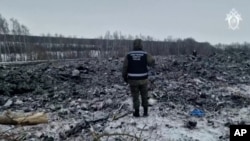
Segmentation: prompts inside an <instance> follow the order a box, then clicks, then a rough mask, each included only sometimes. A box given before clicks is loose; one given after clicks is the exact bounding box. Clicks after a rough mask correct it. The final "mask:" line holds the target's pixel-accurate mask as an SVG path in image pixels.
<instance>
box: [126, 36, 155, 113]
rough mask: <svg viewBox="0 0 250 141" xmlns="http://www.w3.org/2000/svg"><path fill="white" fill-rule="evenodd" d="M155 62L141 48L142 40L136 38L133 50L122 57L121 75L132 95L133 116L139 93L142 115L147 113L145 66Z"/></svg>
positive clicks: (137, 107) (146, 75) (138, 103)
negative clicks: (142, 109)
mask: <svg viewBox="0 0 250 141" xmlns="http://www.w3.org/2000/svg"><path fill="white" fill-rule="evenodd" d="M154 64H155V60H154V58H153V57H152V56H151V55H150V54H149V53H147V52H145V51H143V50H142V40H140V39H136V40H134V44H133V51H130V52H129V53H128V54H127V55H126V56H125V59H124V64H123V72H122V76H123V79H124V81H125V82H128V83H129V85H130V90H131V93H132V96H133V107H134V109H135V112H134V116H135V117H138V116H140V115H139V108H140V100H139V95H141V99H142V106H143V108H144V116H147V115H148V101H147V98H148V94H147V93H148V88H147V84H148V79H147V78H148V69H147V66H153V65H154Z"/></svg>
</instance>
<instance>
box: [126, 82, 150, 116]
mask: <svg viewBox="0 0 250 141" xmlns="http://www.w3.org/2000/svg"><path fill="white" fill-rule="evenodd" d="M130 90H131V94H132V97H133V107H134V110H135V112H134V113H133V115H134V116H135V117H139V116H140V110H139V109H140V99H139V95H141V101H142V106H143V108H144V113H143V115H144V116H148V89H147V84H144V85H130Z"/></svg>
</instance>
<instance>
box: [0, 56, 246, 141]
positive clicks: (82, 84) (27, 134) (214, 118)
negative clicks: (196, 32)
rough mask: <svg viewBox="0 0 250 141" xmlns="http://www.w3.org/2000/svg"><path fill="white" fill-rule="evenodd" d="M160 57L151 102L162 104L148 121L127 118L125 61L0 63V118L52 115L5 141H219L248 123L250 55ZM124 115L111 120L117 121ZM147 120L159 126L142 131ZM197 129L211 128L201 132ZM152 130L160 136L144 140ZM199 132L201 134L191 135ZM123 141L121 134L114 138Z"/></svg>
mask: <svg viewBox="0 0 250 141" xmlns="http://www.w3.org/2000/svg"><path fill="white" fill-rule="evenodd" d="M155 58H156V63H157V65H156V66H155V68H150V72H149V74H150V76H149V82H150V84H149V96H150V99H155V100H157V103H155V104H154V105H152V106H151V107H150V116H149V117H148V118H143V119H142V118H139V119H135V118H133V117H132V116H131V114H128V115H127V114H126V113H127V112H129V111H131V110H132V105H131V100H130V91H129V88H128V86H127V85H126V84H125V83H124V82H123V79H122V77H121V69H122V61H123V60H122V59H120V58H109V59H98V58H91V59H81V60H75V61H55V62H42V63H41V62H40V63H33V64H29V63H28V64H11V65H8V64H4V65H3V64H2V65H0V95H1V97H0V111H1V113H4V111H6V110H11V111H14V112H22V113H26V112H46V113H47V114H48V115H49V123H48V124H43V125H37V126H29V127H13V126H6V125H0V132H2V133H0V134H1V135H2V138H3V139H2V140H8V139H6V137H7V136H10V135H11V136H12V138H11V139H20V140H21V139H22V140H44V141H45V140H46V141H52V140H93V135H92V134H91V130H95V132H96V133H98V134H103V133H106V132H108V133H112V132H118V131H119V132H122V133H124V132H126V133H128V134H130V133H131V132H132V133H135V132H138V133H139V134H136V135H140V137H141V138H142V139H148V140H152V138H151V137H153V136H155V135H157V137H156V139H155V140H166V139H175V140H201V141H203V140H210V141H212V140H215V141H216V140H228V139H229V132H228V131H229V125H231V124H240V123H241V124H247V123H250V121H249V120H248V118H247V117H249V115H250V111H249V109H248V108H249V104H250V60H249V59H250V55H249V54H246V53H240V52H239V53H234V54H226V53H225V54H216V55H214V56H209V57H204V56H198V57H196V58H194V57H192V56H167V57H160V56H156V57H155ZM195 108H198V109H201V110H203V111H204V113H205V116H204V117H200V118H196V117H192V116H191V115H190V114H189V113H190V111H192V110H193V109H195ZM123 114H124V115H125V116H124V117H121V118H119V119H117V120H115V121H114V120H112V119H114V115H123ZM159 118H161V120H162V121H163V120H164V128H162V127H161V126H162V125H160V123H158V122H157V121H155V123H154V120H155V119H159ZM152 120H153V121H152ZM130 121H131V122H130ZM142 121H143V123H141V124H145V125H151V124H152V125H157V127H158V128H157V127H154V126H149V128H147V129H146V130H145V131H144V130H142V129H141V127H140V126H141V125H140V122H142ZM174 121H175V122H174ZM166 122H169V123H166ZM134 123H137V124H134ZM130 127H131V128H130ZM132 127H133V129H132ZM151 127H154V128H151ZM114 129H115V130H114ZM118 129H119V130H118ZM121 129H124V130H121ZM125 129H126V130H125ZM172 129H175V130H176V132H175V133H172V132H173V131H174V130H172ZM200 129H209V130H204V132H202V133H200V132H199V130H200ZM135 130H136V131H135ZM151 130H152V131H151ZM149 131H150V132H152V133H153V131H154V132H155V134H153V135H151V137H146V134H147V133H146V132H149ZM159 131H161V132H159ZM178 131H180V134H178V133H177V132H178ZM196 131H197V133H196V135H189V133H190V132H194V133H195V132H196ZM200 131H203V130H200ZM144 132H145V134H144ZM168 133H171V134H170V135H169V134H168ZM165 134H168V136H167V137H165V136H164V135H165ZM171 135H172V137H171ZM206 135H207V136H206ZM204 136H205V138H203V139H201V137H204ZM0 138H1V137H0ZM104 138H105V137H103V139H104ZM118 138H119V139H120V140H122V139H123V136H116V137H114V138H111V137H110V138H109V140H118ZM206 138H207V139H206ZM9 139H10V138H9ZM123 140H128V139H123ZM130 140H131V139H130Z"/></svg>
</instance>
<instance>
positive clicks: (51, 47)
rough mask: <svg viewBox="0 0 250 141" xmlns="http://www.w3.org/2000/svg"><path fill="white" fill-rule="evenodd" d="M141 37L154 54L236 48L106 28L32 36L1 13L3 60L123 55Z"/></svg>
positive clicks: (146, 48) (162, 54)
mask: <svg viewBox="0 0 250 141" xmlns="http://www.w3.org/2000/svg"><path fill="white" fill-rule="evenodd" d="M135 38H140V39H142V40H143V41H144V42H143V46H144V50H146V51H148V52H150V53H151V54H152V55H161V56H165V55H186V54H192V51H193V50H196V51H197V52H198V53H199V54H200V55H205V56H209V55H211V54H214V53H217V52H221V51H222V50H225V48H226V49H227V50H228V49H229V50H233V49H234V47H235V46H236V45H223V44H218V45H216V46H212V45H210V44H209V43H208V42H197V41H195V40H194V39H193V38H186V39H173V38H172V37H171V36H169V37H167V38H166V39H164V40H163V41H161V40H157V39H155V38H153V37H151V36H144V35H136V36H132V35H124V34H122V33H121V32H118V31H115V32H113V33H111V32H110V31H107V32H106V34H105V35H104V36H100V37H97V38H96V39H85V38H77V37H64V36H63V35H60V34H55V35H54V36H53V35H51V34H47V35H42V36H32V35H30V33H29V29H28V28H27V27H26V26H24V25H22V24H20V23H19V22H18V21H17V20H16V19H14V18H11V19H10V20H9V22H8V21H7V20H6V19H5V18H3V17H2V16H1V15H0V62H5V61H33V60H52V59H76V58H86V57H123V56H124V55H125V54H126V53H127V52H128V51H129V50H131V49H132V45H133V40H134V39H135ZM239 47H241V48H242V47H244V48H249V47H250V45H249V44H248V43H245V44H244V45H238V44H237V48H239Z"/></svg>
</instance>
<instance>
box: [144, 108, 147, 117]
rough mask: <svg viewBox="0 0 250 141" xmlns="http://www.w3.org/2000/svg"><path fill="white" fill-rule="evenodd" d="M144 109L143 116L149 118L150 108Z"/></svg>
mask: <svg viewBox="0 0 250 141" xmlns="http://www.w3.org/2000/svg"><path fill="white" fill-rule="evenodd" d="M143 108H144V113H143V116H144V117H147V116H148V107H143Z"/></svg>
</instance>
